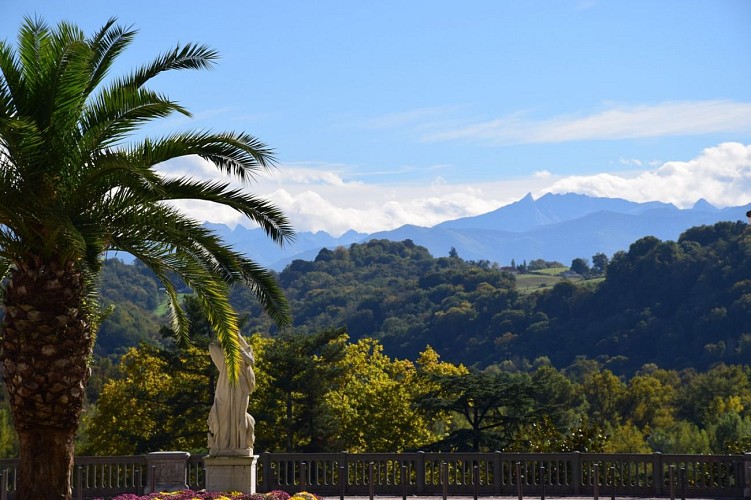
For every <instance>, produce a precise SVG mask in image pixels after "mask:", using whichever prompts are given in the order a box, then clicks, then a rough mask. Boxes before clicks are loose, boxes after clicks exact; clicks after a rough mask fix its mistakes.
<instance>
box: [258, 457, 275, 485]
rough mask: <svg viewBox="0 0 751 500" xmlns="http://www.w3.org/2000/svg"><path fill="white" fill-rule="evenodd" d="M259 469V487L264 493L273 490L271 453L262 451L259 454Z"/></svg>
mask: <svg viewBox="0 0 751 500" xmlns="http://www.w3.org/2000/svg"><path fill="white" fill-rule="evenodd" d="M261 467H262V469H261V470H262V471H263V481H262V484H261V487H262V488H263V491H264V493H268V492H269V491H271V490H273V489H274V488H272V486H271V453H269V452H268V451H264V452H263V453H261Z"/></svg>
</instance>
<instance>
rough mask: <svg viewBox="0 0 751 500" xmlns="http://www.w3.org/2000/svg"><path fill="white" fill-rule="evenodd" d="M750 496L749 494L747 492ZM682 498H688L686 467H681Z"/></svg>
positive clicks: (684, 499) (683, 499)
mask: <svg viewBox="0 0 751 500" xmlns="http://www.w3.org/2000/svg"><path fill="white" fill-rule="evenodd" d="M746 498H748V494H746ZM681 500H686V468H685V467H681Z"/></svg>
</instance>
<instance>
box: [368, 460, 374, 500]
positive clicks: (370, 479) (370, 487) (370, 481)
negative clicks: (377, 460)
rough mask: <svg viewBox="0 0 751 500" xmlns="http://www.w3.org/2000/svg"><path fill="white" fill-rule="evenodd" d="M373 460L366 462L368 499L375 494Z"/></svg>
mask: <svg viewBox="0 0 751 500" xmlns="http://www.w3.org/2000/svg"><path fill="white" fill-rule="evenodd" d="M373 465H374V463H373V462H368V494H369V496H370V500H373V497H374V496H375V484H374V483H373Z"/></svg>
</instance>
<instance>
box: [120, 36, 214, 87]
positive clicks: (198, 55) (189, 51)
mask: <svg viewBox="0 0 751 500" xmlns="http://www.w3.org/2000/svg"><path fill="white" fill-rule="evenodd" d="M218 58H219V53H218V52H217V51H215V50H212V49H210V48H208V47H207V46H206V45H197V44H187V45H185V46H184V47H180V46H179V45H178V46H177V47H175V48H174V49H172V50H171V51H169V52H166V53H164V54H162V55H160V56H158V57H157V58H156V59H154V60H153V61H152V62H151V63H149V64H147V65H144V66H142V67H141V68H139V69H138V70H136V71H135V72H134V73H133V74H132V75H130V77H128V78H127V79H124V80H122V82H121V83H122V85H126V86H131V85H132V86H135V87H141V86H142V85H144V84H146V82H148V81H149V80H151V79H152V78H154V77H155V76H157V75H159V74H160V73H164V72H165V71H171V70H179V69H209V68H211V67H212V66H213V64H214V62H215V61H216V60H217V59H218Z"/></svg>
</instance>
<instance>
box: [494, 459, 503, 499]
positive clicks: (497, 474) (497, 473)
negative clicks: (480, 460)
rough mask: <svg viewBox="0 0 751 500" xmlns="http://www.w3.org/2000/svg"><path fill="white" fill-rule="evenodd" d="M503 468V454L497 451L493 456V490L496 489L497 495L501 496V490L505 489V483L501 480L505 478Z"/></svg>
mask: <svg viewBox="0 0 751 500" xmlns="http://www.w3.org/2000/svg"><path fill="white" fill-rule="evenodd" d="M501 466H502V463H501V452H500V451H496V452H495V453H494V454H493V489H495V493H496V495H500V494H501V488H502V487H503V482H502V481H501V478H502V477H503V472H502V471H501Z"/></svg>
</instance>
